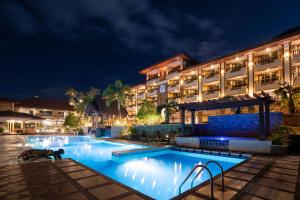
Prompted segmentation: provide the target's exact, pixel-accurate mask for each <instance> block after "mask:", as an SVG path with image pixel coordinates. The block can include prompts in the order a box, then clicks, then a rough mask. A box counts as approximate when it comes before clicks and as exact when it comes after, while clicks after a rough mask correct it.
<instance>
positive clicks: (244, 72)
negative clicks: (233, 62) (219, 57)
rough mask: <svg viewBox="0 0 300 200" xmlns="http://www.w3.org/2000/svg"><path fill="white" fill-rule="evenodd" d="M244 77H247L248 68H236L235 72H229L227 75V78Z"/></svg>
mask: <svg viewBox="0 0 300 200" xmlns="http://www.w3.org/2000/svg"><path fill="white" fill-rule="evenodd" d="M242 75H247V67H241V68H238V69H236V68H235V69H234V70H229V71H227V72H226V73H225V77H226V78H231V77H235V76H242Z"/></svg>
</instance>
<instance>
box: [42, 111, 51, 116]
mask: <svg viewBox="0 0 300 200" xmlns="http://www.w3.org/2000/svg"><path fill="white" fill-rule="evenodd" d="M40 115H41V116H51V115H52V111H47V110H40Z"/></svg>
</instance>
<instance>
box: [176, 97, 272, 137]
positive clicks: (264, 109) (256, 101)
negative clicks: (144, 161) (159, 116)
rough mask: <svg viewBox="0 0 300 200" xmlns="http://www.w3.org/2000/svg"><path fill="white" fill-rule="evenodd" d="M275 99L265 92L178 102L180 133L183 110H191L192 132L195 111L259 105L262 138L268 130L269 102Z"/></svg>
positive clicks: (182, 131)
mask: <svg viewBox="0 0 300 200" xmlns="http://www.w3.org/2000/svg"><path fill="white" fill-rule="evenodd" d="M274 102H275V100H274V99H273V98H272V97H271V96H270V95H269V94H268V93H265V92H261V93H260V94H254V96H253V97H251V96H249V95H243V96H234V97H233V96H232V97H231V96H230V97H223V98H220V99H215V100H208V101H202V102H192V103H183V104H178V107H179V110H180V119H181V134H182V135H184V133H185V111H186V110H188V111H190V112H191V127H192V133H194V132H195V112H196V111H203V110H217V109H225V108H238V109H239V108H241V107H244V106H255V105H258V107H259V136H260V138H261V139H264V138H265V137H266V135H267V134H268V133H269V132H270V104H272V103H274Z"/></svg>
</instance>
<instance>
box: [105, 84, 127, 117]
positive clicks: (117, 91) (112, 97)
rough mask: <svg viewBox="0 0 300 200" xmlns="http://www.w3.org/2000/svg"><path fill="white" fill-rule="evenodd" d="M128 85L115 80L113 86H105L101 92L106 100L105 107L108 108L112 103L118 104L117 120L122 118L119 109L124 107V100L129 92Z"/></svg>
mask: <svg viewBox="0 0 300 200" xmlns="http://www.w3.org/2000/svg"><path fill="white" fill-rule="evenodd" d="M129 90H130V88H129V86H128V85H125V84H123V82H122V81H120V80H117V81H115V82H114V83H113V84H110V85H109V86H107V88H106V89H105V90H104V91H103V96H104V98H105V99H106V106H110V105H111V104H112V103H113V102H117V104H118V113H119V118H120V119H121V118H122V113H121V107H124V105H125V100H126V93H127V92H129Z"/></svg>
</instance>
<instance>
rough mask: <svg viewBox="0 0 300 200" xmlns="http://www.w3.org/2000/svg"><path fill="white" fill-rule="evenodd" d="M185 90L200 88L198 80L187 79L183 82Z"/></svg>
mask: <svg viewBox="0 0 300 200" xmlns="http://www.w3.org/2000/svg"><path fill="white" fill-rule="evenodd" d="M183 87H184V88H192V87H198V80H197V79H187V80H185V81H184V82H183Z"/></svg>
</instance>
